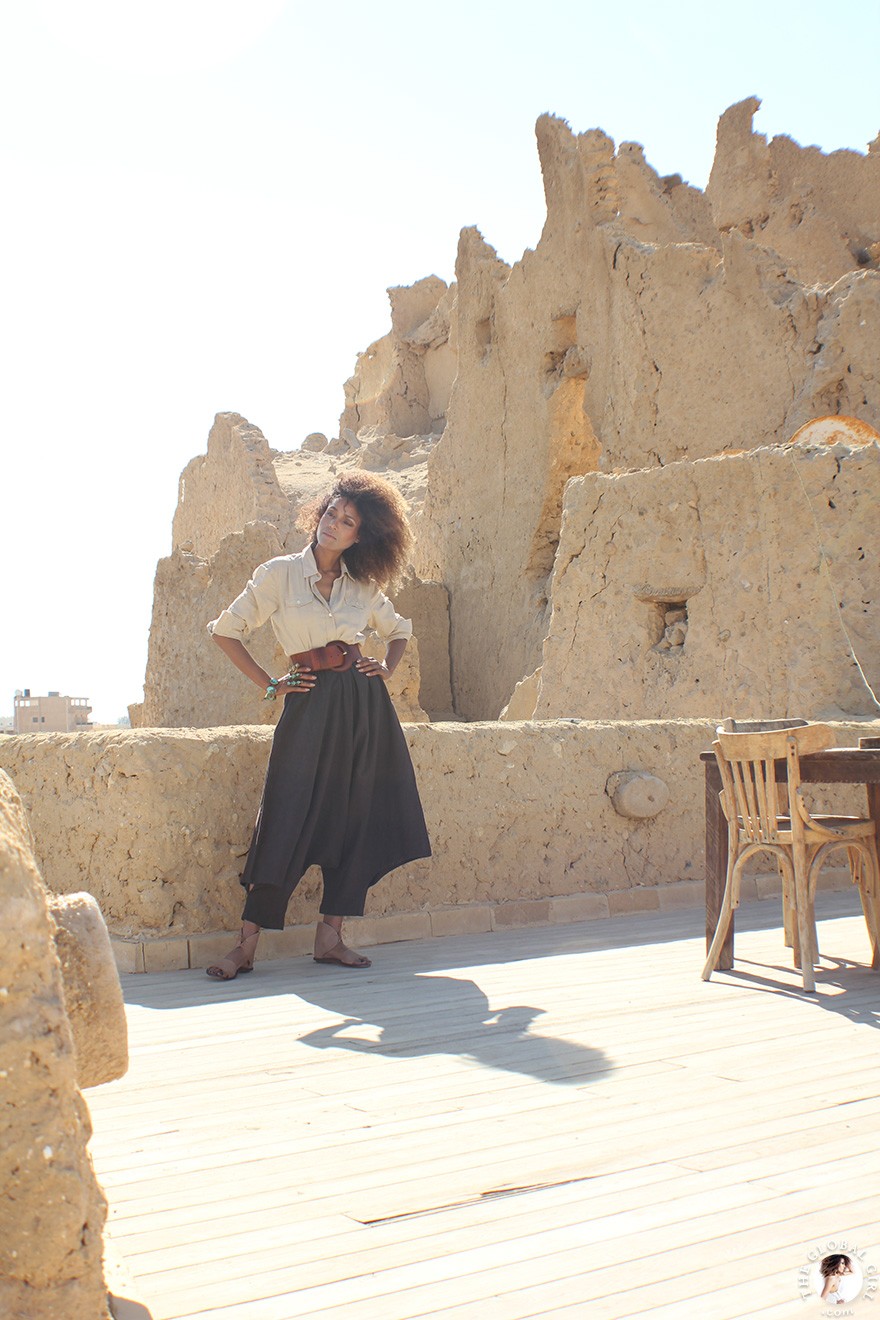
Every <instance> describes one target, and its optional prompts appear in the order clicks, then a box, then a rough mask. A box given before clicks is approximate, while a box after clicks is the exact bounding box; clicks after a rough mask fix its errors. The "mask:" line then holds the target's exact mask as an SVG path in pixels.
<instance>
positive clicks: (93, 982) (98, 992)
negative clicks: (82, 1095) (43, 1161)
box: [49, 894, 128, 1087]
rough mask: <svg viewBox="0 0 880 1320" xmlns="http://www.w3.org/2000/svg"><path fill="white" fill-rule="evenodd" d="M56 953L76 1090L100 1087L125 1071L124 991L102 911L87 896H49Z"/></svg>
mask: <svg viewBox="0 0 880 1320" xmlns="http://www.w3.org/2000/svg"><path fill="white" fill-rule="evenodd" d="M49 911H50V912H51V914H52V919H53V921H54V922H55V950H56V952H57V954H58V961H59V963H60V965H61V979H62V981H63V983H64V1007H65V1009H66V1011H67V1018H68V1021H69V1023H70V1029H71V1033H72V1035H73V1045H74V1049H75V1051H76V1080H77V1084H78V1085H79V1086H80V1087H88V1086H101V1085H102V1084H103V1083H104V1082H112V1081H115V1080H116V1078H118V1077H124V1076H125V1073H126V1072H127V1070H128V1025H127V1023H126V1019H125V1005H124V1004H123V1002H122V988H121V987H120V984H119V973H118V972H117V970H116V962H115V959H114V957H113V950H112V949H111V947H110V937H109V935H108V934H107V927H106V926H105V924H104V918H103V917H102V916H101V909H100V908H99V907H98V904H97V903H96V902H95V900H94V899H93V898H92V896H91V894H52V895H50V896H49Z"/></svg>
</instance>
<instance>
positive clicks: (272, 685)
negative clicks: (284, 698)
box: [263, 665, 299, 701]
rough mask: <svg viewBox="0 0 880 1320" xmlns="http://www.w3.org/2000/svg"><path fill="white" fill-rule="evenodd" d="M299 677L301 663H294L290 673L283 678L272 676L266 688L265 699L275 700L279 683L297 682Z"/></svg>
mask: <svg viewBox="0 0 880 1320" xmlns="http://www.w3.org/2000/svg"><path fill="white" fill-rule="evenodd" d="M298 678H299V665H293V666H292V667H291V669H290V671H289V673H287V674H285V675H284V677H283V678H270V679H269V683H268V686H267V688H266V695H265V696H264V697H263V700H264V701H274V700H275V698H276V697H277V696H278V685H279V683H295V682H296V681H297V679H298Z"/></svg>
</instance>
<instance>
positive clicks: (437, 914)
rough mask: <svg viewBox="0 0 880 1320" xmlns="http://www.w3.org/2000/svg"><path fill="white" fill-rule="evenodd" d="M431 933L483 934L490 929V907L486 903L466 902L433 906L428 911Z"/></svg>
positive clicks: (439, 935)
mask: <svg viewBox="0 0 880 1320" xmlns="http://www.w3.org/2000/svg"><path fill="white" fill-rule="evenodd" d="M429 915H430V918H431V934H432V935H433V936H435V937H442V936H444V935H483V934H485V932H486V931H490V930H491V929H492V908H491V907H490V906H489V905H488V903H466V904H464V905H463V906H462V907H445V908H435V909H434V910H433V911H432V912H431V913H429Z"/></svg>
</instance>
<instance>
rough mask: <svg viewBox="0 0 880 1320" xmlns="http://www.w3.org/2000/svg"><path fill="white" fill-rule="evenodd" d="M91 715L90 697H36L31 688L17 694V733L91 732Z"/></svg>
mask: <svg viewBox="0 0 880 1320" xmlns="http://www.w3.org/2000/svg"><path fill="white" fill-rule="evenodd" d="M91 713H92V708H91V706H90V705H89V703H88V698H86V697H62V695H61V693H60V692H49V693H48V694H47V695H46V696H45V697H32V696H31V690H30V688H25V689H24V691H23V692H16V694H15V714H14V721H15V732H16V733H74V732H75V731H76V730H77V729H88V728H91V723H90V721H89V716H90V715H91Z"/></svg>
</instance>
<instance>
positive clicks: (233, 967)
mask: <svg viewBox="0 0 880 1320" xmlns="http://www.w3.org/2000/svg"><path fill="white" fill-rule="evenodd" d="M259 937H260V932H259V931H258V930H252V931H251V933H250V934H249V935H245V933H244V927H242V929H241V931H240V932H239V935H238V940H237V942H236V943H235V944H234V945H233V947H232V949H231V950H230V952H229V953H227V955H226V957H225V958H220V959H219V960H218V961H217V962H215V963H212V964H211V966H210V967H206V968H205V975H206V976H210V977H211V979H212V980H213V981H234V980H235V978H236V977H237V976H238V974H239V972H241V973H244V972H252V971H253V970H254V953H255V952H256V947H257V946H256V945H254V948H253V949H252V950H251V956H250V958H248V957H247V956H246V955H245V954H244V946H245V944H246V943H247V942H248V940H257V939H259ZM239 949H240V950H241V951H242V955H243V961H241V962H237V961H236V960H235V954H236V953H237V952H238V951H239Z"/></svg>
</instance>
